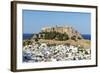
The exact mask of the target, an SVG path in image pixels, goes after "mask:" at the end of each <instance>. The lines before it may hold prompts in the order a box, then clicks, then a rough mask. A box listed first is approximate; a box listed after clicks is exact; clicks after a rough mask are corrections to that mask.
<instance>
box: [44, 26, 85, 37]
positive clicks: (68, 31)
mask: <svg viewBox="0 0 100 73" xmlns="http://www.w3.org/2000/svg"><path fill="white" fill-rule="evenodd" d="M42 32H59V33H63V34H67V35H68V36H69V38H72V37H75V38H77V39H83V37H82V35H81V34H80V33H79V32H78V31H77V30H75V29H74V28H73V27H69V26H60V27H59V26H56V27H45V28H42Z"/></svg>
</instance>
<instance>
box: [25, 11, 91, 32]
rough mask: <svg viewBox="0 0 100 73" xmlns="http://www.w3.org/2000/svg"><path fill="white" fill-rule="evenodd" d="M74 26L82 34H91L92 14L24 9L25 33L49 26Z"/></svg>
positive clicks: (38, 30)
mask: <svg viewBox="0 0 100 73" xmlns="http://www.w3.org/2000/svg"><path fill="white" fill-rule="evenodd" d="M56 25H57V26H64V25H68V26H72V27H74V28H75V29H76V30H78V31H79V32H80V33H81V34H91V14H90V13H82V12H81V13H80V12H56V11H35V10H23V33H38V32H40V31H41V28H43V27H47V26H51V27H52V26H56Z"/></svg>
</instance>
